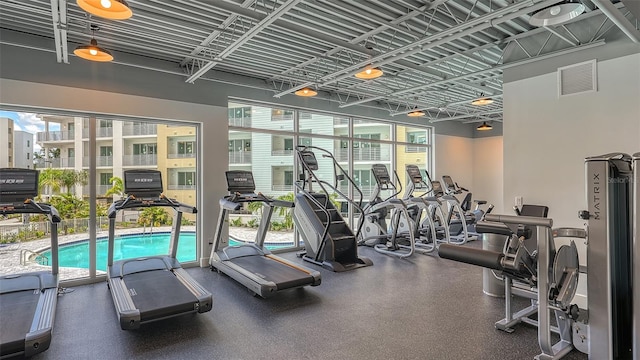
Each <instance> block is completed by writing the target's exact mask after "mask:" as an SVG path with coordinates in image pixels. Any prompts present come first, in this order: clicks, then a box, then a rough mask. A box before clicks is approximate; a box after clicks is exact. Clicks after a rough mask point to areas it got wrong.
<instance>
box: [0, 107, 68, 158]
mask: <svg viewBox="0 0 640 360" xmlns="http://www.w3.org/2000/svg"><path fill="white" fill-rule="evenodd" d="M0 117H7V118H9V119H13V126H14V130H17V131H26V132H28V133H31V134H33V150H34V152H38V151H40V145H38V143H36V138H35V137H36V133H38V132H42V131H44V121H42V120H41V119H40V118H39V117H38V114H34V113H19V112H13V111H0ZM56 130H60V125H58V124H55V123H49V131H56Z"/></svg>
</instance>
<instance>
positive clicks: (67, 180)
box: [60, 170, 89, 194]
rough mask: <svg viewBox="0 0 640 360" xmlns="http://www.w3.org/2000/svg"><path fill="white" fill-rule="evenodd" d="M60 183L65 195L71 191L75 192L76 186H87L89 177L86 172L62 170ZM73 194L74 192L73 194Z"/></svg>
mask: <svg viewBox="0 0 640 360" xmlns="http://www.w3.org/2000/svg"><path fill="white" fill-rule="evenodd" d="M60 175H61V179H60V181H61V182H62V185H63V186H64V187H65V189H66V190H67V194H71V193H72V192H71V189H74V190H75V186H76V185H87V183H88V178H89V175H88V174H87V171H86V170H82V171H75V170H62V174H60ZM73 193H74V194H75V191H74V192H73Z"/></svg>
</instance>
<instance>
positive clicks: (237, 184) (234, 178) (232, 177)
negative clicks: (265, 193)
mask: <svg viewBox="0 0 640 360" xmlns="http://www.w3.org/2000/svg"><path fill="white" fill-rule="evenodd" d="M225 175H226V176H227V190H228V191H229V192H230V193H241V194H247V193H252V192H255V191H256V183H255V181H253V173H252V172H251V171H247V170H229V171H227V172H225Z"/></svg>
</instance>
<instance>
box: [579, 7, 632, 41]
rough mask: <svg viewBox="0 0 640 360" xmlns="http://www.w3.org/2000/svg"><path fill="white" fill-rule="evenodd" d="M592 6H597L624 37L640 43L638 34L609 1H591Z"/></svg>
mask: <svg viewBox="0 0 640 360" xmlns="http://www.w3.org/2000/svg"><path fill="white" fill-rule="evenodd" d="M591 1H592V2H593V3H594V4H596V5H598V8H599V9H600V10H602V13H604V14H605V15H607V17H608V18H609V20H611V22H612V23H614V24H615V25H616V26H617V27H618V28H620V30H622V32H623V33H625V35H627V36H628V37H629V39H631V41H633V42H634V43H639V42H640V32H639V31H638V30H636V28H635V27H634V26H633V24H631V23H630V22H629V20H627V18H626V17H625V16H624V15H622V13H621V12H620V11H618V9H617V8H616V7H615V6H614V5H613V4H612V3H611V1H609V0H591Z"/></svg>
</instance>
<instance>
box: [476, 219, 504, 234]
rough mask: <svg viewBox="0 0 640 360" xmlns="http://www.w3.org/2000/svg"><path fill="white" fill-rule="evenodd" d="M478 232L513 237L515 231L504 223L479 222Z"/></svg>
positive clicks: (477, 225)
mask: <svg viewBox="0 0 640 360" xmlns="http://www.w3.org/2000/svg"><path fill="white" fill-rule="evenodd" d="M476 232H477V233H479V234H485V233H487V234H498V235H506V236H511V235H513V231H511V229H509V227H508V226H507V225H505V224H503V223H496V222H487V221H478V222H477V223H476Z"/></svg>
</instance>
